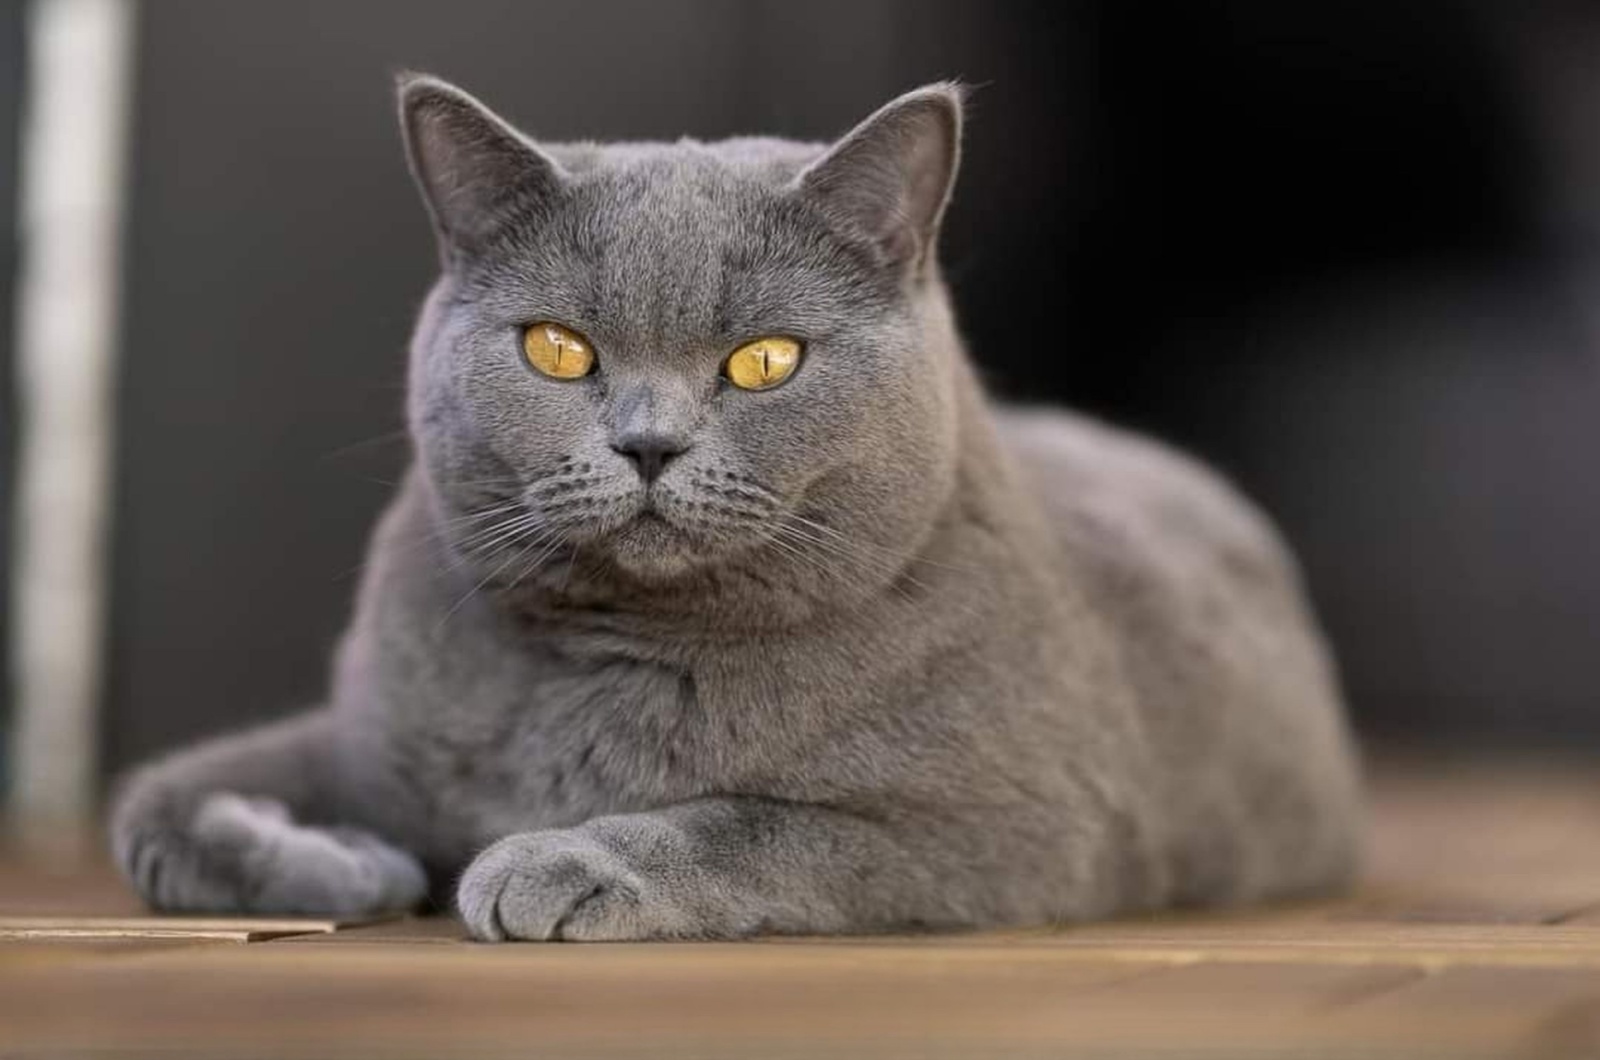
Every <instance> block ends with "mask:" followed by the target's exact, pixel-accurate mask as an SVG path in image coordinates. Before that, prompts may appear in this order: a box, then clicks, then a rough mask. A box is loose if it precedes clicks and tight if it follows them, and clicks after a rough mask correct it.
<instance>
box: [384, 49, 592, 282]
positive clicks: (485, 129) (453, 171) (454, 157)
mask: <svg viewBox="0 0 1600 1060" xmlns="http://www.w3.org/2000/svg"><path fill="white" fill-rule="evenodd" d="M396 88H397V90H398V93H399V97H400V128H401V131H402V132H403V134H404V136H405V144H406V154H407V156H408V158H409V160H410V163H411V173H412V176H414V177H415V178H416V181H417V187H418V188H420V189H421V191H422V198H423V201H424V202H425V203H427V206H428V213H429V215H430V216H431V217H432V218H433V227H434V231H435V233H436V234H437V235H438V237H439V248H440V253H441V255H442V256H443V257H444V259H445V262H446V265H448V264H449V263H450V262H451V261H452V260H453V259H454V258H455V257H457V256H458V255H466V256H469V257H470V256H471V255H473V254H476V253H478V252H479V251H481V250H482V249H483V248H484V247H485V246H486V245H487V244H488V243H489V242H490V241H491V240H492V239H493V237H494V235H495V234H496V233H497V232H498V231H500V230H501V229H502V228H503V227H504V226H505V225H506V224H507V222H509V221H510V220H512V219H514V218H517V217H520V216H523V215H526V214H527V213H528V212H529V211H531V210H537V209H538V207H539V206H540V205H541V204H542V203H545V202H548V201H549V200H550V199H551V198H553V197H554V196H556V195H558V194H560V192H561V187H562V184H563V183H564V180H565V175H564V174H563V173H562V170H561V167H560V166H559V165H558V164H557V163H556V161H555V160H554V159H552V158H551V157H550V156H549V155H547V154H545V153H544V152H543V151H541V150H539V149H538V148H537V147H535V146H534V145H533V144H532V143H531V142H530V141H529V140H528V139H527V138H526V137H525V136H523V135H522V134H521V133H519V132H517V130H516V129H514V128H512V127H511V125H510V124H509V123H507V122H506V121H505V120H504V119H502V118H501V117H500V116H499V115H497V114H495V113H494V112H493V111H492V110H490V109H489V108H488V107H486V106H484V105H483V104H482V103H479V102H478V101H477V100H476V99H474V98H473V97H472V96H470V95H468V94H467V93H466V92H463V91H462V90H461V89H459V88H457V87H456V86H454V85H452V84H450V83H448V82H446V81H441V80H439V79H438V78H435V77H428V76H426V75H422V74H401V75H400V77H399V78H398V80H397V84H396Z"/></svg>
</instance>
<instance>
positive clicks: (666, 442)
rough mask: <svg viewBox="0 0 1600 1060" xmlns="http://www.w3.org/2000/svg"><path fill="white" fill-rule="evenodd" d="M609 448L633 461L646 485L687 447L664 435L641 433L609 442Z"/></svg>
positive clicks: (658, 475)
mask: <svg viewBox="0 0 1600 1060" xmlns="http://www.w3.org/2000/svg"><path fill="white" fill-rule="evenodd" d="M611 448H612V450H613V451H615V452H618V453H621V454H622V455H623V456H625V457H627V458H628V459H629V460H632V461H633V466H634V467H635V468H636V469H637V470H638V472H639V477H640V478H642V479H644V484H645V485H646V486H648V485H650V483H652V482H654V481H655V480H656V479H657V478H658V477H660V475H661V472H662V471H663V470H664V469H665V468H666V466H667V464H669V463H670V462H671V461H672V459H673V458H674V457H676V456H678V455H679V454H680V453H682V452H683V451H684V450H685V449H687V448H689V447H688V445H687V444H686V443H683V442H680V441H678V440H677V439H675V438H670V437H667V436H666V435H661V434H642V435H634V436H631V437H627V438H622V439H619V440H618V441H616V442H613V443H612V444H611Z"/></svg>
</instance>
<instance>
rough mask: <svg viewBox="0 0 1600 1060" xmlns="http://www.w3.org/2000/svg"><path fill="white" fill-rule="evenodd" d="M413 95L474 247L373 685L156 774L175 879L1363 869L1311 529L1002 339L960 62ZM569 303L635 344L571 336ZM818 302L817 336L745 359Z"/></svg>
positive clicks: (555, 908)
mask: <svg viewBox="0 0 1600 1060" xmlns="http://www.w3.org/2000/svg"><path fill="white" fill-rule="evenodd" d="M400 95H401V113H402V119H403V124H404V128H405V134H406V142H407V144H408V147H409V151H410V159H411V164H412V169H413V172H414V174H415V176H416V178H417V181H418V184H419V186H420V187H421V189H422V192H423V196H424V199H425V202H426V203H427V206H428V209H429V211H430V216H431V217H432V219H433V222H434V227H435V229H436V231H437V233H438V237H439V247H440V253H441V261H442V271H441V275H440V278H439V280H438V283H437V285H436V286H435V287H434V289H433V291H432V293H431V294H430V295H429V297H428V299H427V302H426V305H425V307H424V309H423V311H422V314H421V319H420V322H419V323H418V326H417V329H416V335H415V340H414V342H413V345H412V349H411V371H410V379H411V384H410V400H409V417H410V424H411V431H412V436H413V440H414V443H415V452H416V460H415V462H414V466H413V467H412V469H411V471H410V473H409V474H408V475H407V477H406V479H405V482H404V484H403V485H402V486H401V488H400V490H399V492H398V494H397V496H396V497H395V499H394V501H393V503H392V504H391V505H390V507H389V509H388V512H387V513H386V514H385V515H384V517H383V519H382V521H381V523H380V524H379V526H378V528H377V531H376V534H375V536H374V538H373V541H372V545H371V555H370V562H369V564H368V566H367V571H366V576H365V579H364V581H363V583H362V585H361V589H360V595H359V599H358V602H357V607H356V614H355V618H354V620H353V622H352V624H351V627H350V630H349V632H348V635H347V636H346V638H345V640H344V643H343V645H342V647H341V649H340V651H339V654H338V660H337V665H336V667H335V669H334V674H333V680H332V688H331V691H330V693H329V697H328V701H327V704H326V705H325V706H323V707H321V708H320V709H317V710H314V711H312V712H310V713H307V714H304V715H301V716H298V717H292V718H289V719H287V720H284V721H282V722H280V723H278V724H275V725H271V726H268V727H266V728H263V729H259V730H257V731H253V732H247V733H244V734H241V735H238V736H234V737H231V738H227V739H221V740H217V741H215V742H211V743H207V744H203V745H201V746H199V747H197V748H194V749H191V750H187V751H183V752H179V753H177V754H174V755H172V756H171V757H168V758H166V759H164V760H162V761H158V762H156V763H153V764H151V765H148V766H146V767H144V768H143V769H141V770H139V771H137V772H136V773H135V774H133V775H132V776H131V777H130V778H128V780H127V782H126V783H125V785H124V786H123V788H122V791H121V794H120V797H119V799H118V800H117V802H116V806H115V811H114V815H113V821H112V831H113V839H114V844H113V845H114V848H115V853H116V857H117V860H118V862H119V864H120V865H121V866H122V868H123V870H124V871H125V872H126V873H127V875H128V877H129V879H130V880H132V881H133V883H134V885H135V886H136V887H137V888H138V890H139V891H140V893H141V894H142V895H143V896H144V897H145V898H146V900H148V901H149V902H150V903H151V904H152V905H154V906H156V907H159V908H163V909H172V910H188V911H202V910H203V911H216V912H260V913H322V914H359V913H365V912H371V911H375V910H383V909H394V908H401V907H407V906H411V905H413V904H415V903H417V902H418V901H419V900H421V899H422V897H423V895H424V892H425V889H426V888H427V886H428V883H429V881H430V880H431V881H432V883H433V884H434V886H435V887H436V888H443V887H448V886H451V885H454V887H455V898H456V904H457V907H458V909H459V911H460V913H461V915H462V916H463V917H464V919H465V921H466V923H467V925H468V927H469V928H470V930H471V931H472V932H473V933H474V934H475V935H477V936H478V937H481V938H485V939H511V938H516V939H644V938H680V937H696V938H700V937H714V938H727V937H737V936H745V935H751V934H755V933H761V932H871V931H885V930H896V929H906V928H912V927H941V928H945V927H962V926H975V925H994V924H1040V923H1046V922H1056V921H1069V920H1082V919H1087V918H1093V917H1103V916H1107V915H1110V914H1114V913H1118V912H1123V911H1127V910H1140V909H1150V908H1154V907H1161V906H1170V905H1176V904H1197V903H1237V902H1246V901H1252V900H1256V899H1262V898H1268V897H1272V896H1277V895H1293V894H1305V893H1308V892H1318V891H1326V890H1329V889H1331V888H1337V887H1339V886H1340V885H1341V884H1342V883H1344V882H1345V881H1346V880H1347V879H1348V877H1349V876H1350V873H1351V871H1352V866H1353V861H1354V853H1355V849H1356V846H1357V832H1358V817H1359V814H1358V783H1357V770H1356V768H1355V763H1354V756H1353V753H1352V749H1351V742H1350V739H1349V737H1348V734H1347V730H1346V727H1345V723H1344V720H1343V718H1342V715H1341V710H1340V704H1339V699H1338V695H1337V692H1336V689H1335V683H1334V680H1333V678H1332V675H1331V673H1330V667H1329V664H1328V661H1327V658H1326V654H1325V652H1324V649H1323V645H1322V643H1321V641H1320V638H1319V636H1318V633H1317V632H1316V630H1315V628H1314V623H1313V619H1312V617H1311V616H1310V614H1309V613H1308V609H1307V606H1306V603H1305V601H1304V598H1303V595H1302V591H1301V587H1300V584H1299V580H1298V576H1297V574H1296V572H1295V569H1294V565H1293V563H1292V561H1291V560H1290V558H1289V557H1288V555H1287V554H1286V552H1285V550H1284V548H1283V546H1282V545H1281V544H1280V542H1279V541H1278V540H1277V538H1276V536H1275V535H1274V533H1273V531H1272V530H1271V528H1270V527H1269V526H1268V524H1267V523H1266V522H1265V520H1263V518H1262V517H1261V516H1260V515H1259V514H1258V513H1257V512H1255V511H1254V510H1253V509H1252V508H1251V507H1250V506H1249V505H1248V504H1247V503H1246V502H1245V501H1243V500H1242V499H1241V498H1240V497H1239V496H1238V495H1236V494H1235V493H1234V492H1233V491H1232V490H1231V489H1230V488H1229V487H1227V486H1226V485H1224V484H1223V483H1222V482H1220V481H1219V480H1218V479H1217V478H1216V477H1214V476H1213V475H1211V474H1210V473H1208V472H1207V471H1206V470H1204V469H1203V468H1201V467H1199V466H1197V465H1195V464H1194V463H1191V462H1190V461H1189V460H1187V459H1185V458H1183V457H1181V456H1178V455H1176V454H1174V453H1172V452H1169V451H1168V450H1166V449H1164V448H1162V447H1160V446H1158V445H1156V444H1154V443H1152V442H1149V441H1145V440H1142V439H1139V438H1136V437H1132V436H1129V435H1127V434H1124V433H1122V432H1120V431H1117V430H1114V429H1112V428H1109V427H1106V426H1102V425H1100V424H1097V423H1093V422H1090V421H1088V420H1086V419H1083V418H1080V417H1077V416H1073V415H1069V414H1066V413H1061V412H1054V411H1048V410H1042V409H1040V410H1019V409H1007V408H1001V407H996V406H995V405H994V404H992V403H991V402H989V401H988V400H987V399H986V398H985V396H984V394H983V392H982V390H981V388H980V387H979V385H978V384H977V382H976V381H975V380H974V377H973V372H972V369H971V366H970V364H969V362H968V360H967V357H966V354H965V352H964V351H963V348H962V344H961V341H960V338H959V337H958V335H957V332H956V329H955V326H954V323H953V321H952V313H951V307H950V302H949V298H948V295H947V293H946V290H945V287H944V285H943V284H942V283H941V281H940V279H939V271H938V264H937V259H936V255H935V240H936V236H937V232H938V227H939V220H940V216H941V214H942V212H943V210H944V207H945V203H946V200H947V199H948V197H949V195H950V189H951V187H952V184H953V182H954V178H955V172H956V168H957V156H958V151H959V143H960V125H961V99H960V93H959V91H958V90H957V89H956V88H954V87H952V86H949V85H933V86H930V87H927V88H923V89H920V90H918V91H915V92H912V93H910V94H908V95H906V96H903V97H901V98H899V99H897V100H895V101H894V102H892V103H890V104H889V105H888V106H886V107H885V108H883V109H882V110H880V111H879V112H877V113H876V114H875V115H873V116H872V117H870V118H869V119H867V121H865V122H864V123H863V124H862V125H860V126H858V127H857V128H856V129H855V130H854V131H853V132H851V133H850V134H849V135H847V136H846V137H845V138H844V139H843V140H841V141H839V142H838V143H836V144H834V145H831V146H828V145H815V144H802V143H792V142H787V141H781V140H766V139H739V140H728V141H723V142H720V143H698V142H695V141H692V140H681V141H679V142H677V143H670V144H667V143H644V144H617V145H597V144H567V145H556V144H552V145H544V146H537V145H535V144H534V143H533V142H531V141H529V140H528V139H526V138H525V137H523V136H522V135H521V134H519V133H517V132H516V131H514V130H513V129H512V128H511V127H510V126H508V125H507V124H505V123H504V122H503V121H501V120H500V119H499V118H497V117H495V116H494V115H493V114H492V113H491V112H489V111H488V110H487V109H485V108H484V107H483V106H482V105H481V104H480V103H478V102H477V101H476V100H474V99H472V98H471V97H470V96H468V95H466V94H465V93H463V92H461V91H460V90H458V89H456V88H454V87H452V86H449V85H447V84H444V83H442V82H439V81H436V80H433V79H430V78H424V77H418V78H411V79H407V80H405V81H404V82H403V83H402V86H401V92H400ZM543 320H554V321H559V322H561V323H563V324H565V325H567V326H568V327H571V328H574V329H576V330H577V331H579V332H581V333H582V334H584V335H585V336H587V337H588V338H589V339H590V340H591V342H592V343H593V345H594V348H595V350H596V351H597V357H598V361H597V366H596V369H595V371H594V372H593V373H592V374H591V375H589V376H587V377H585V378H582V379H578V380H572V381H558V380H554V379H551V378H548V377H545V376H541V375H539V374H538V373H537V372H535V371H533V370H532V369H531V368H530V367H529V366H528V365H527V364H526V363H525V361H524V358H523V356H522V353H521V346H520V336H521V331H522V329H523V328H524V327H525V326H526V325H528V324H530V323H532V322H535V321H543ZM774 334H777V335H787V336H793V337H796V338H799V339H801V340H802V341H803V342H804V343H805V356H804V360H803V362H802V364H801V366H800V368H799V370H798V371H797V372H796V373H795V374H794V376H793V377H792V378H790V379H789V380H788V381H787V382H785V383H783V384H782V385H780V386H778V387H777V388H775V389H772V390H768V391H762V392H747V391H741V390H737V389H735V388H733V387H731V386H730V385H729V384H727V383H726V382H725V381H724V380H722V378H721V376H720V368H721V364H722V362H723V360H724V359H725V358H726V356H727V355H728V353H729V352H730V351H731V350H732V349H733V348H735V347H736V346H737V345H738V344H740V343H741V342H743V341H746V340H748V339H751V338H755V337H759V336H764V335H774ZM1056 353H1057V351H1054V350H1051V349H1049V348H1048V347H1047V346H1041V348H1040V350H1039V356H1040V357H1050V356H1055V355H1056ZM647 450H649V451H654V452H656V453H658V454H660V455H661V459H662V460H663V461H664V463H663V466H662V470H661V474H660V475H659V477H658V478H656V480H655V481H654V482H653V483H650V484H647V483H646V482H645V481H644V476H642V475H641V474H640V472H639V466H638V465H639V457H638V454H639V453H641V452H644V451H647Z"/></svg>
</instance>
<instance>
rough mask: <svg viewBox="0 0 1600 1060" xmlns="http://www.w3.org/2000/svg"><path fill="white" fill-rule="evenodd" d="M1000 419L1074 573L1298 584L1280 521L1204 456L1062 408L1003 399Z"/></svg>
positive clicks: (1284, 585)
mask: <svg viewBox="0 0 1600 1060" xmlns="http://www.w3.org/2000/svg"><path fill="white" fill-rule="evenodd" d="M995 421H996V424H997V426H998V428H999V431H1000V435H1001V438H1002V440H1003V441H1004V443H1005V445H1006V447H1007V449H1009V451H1010V453H1011V455H1012V457H1013V458H1014V459H1015V461H1016V463H1017V465H1018V468H1019V470H1020V472H1021V474H1022V478H1023V484H1024V488H1025V489H1026V490H1027V491H1029V492H1030V493H1031V494H1032V496H1033V498H1034V500H1035V501H1036V503H1037V504H1038V505H1039V506H1040V508H1041V509H1042V511H1043V512H1044V514H1045V516H1046V518H1047V519H1048V520H1049V521H1050V524H1051V526H1052V529H1053V530H1054V532H1055V534H1056V537H1057V539H1058V540H1059V541H1060V543H1061V545H1062V546H1063V549H1064V554H1065V556H1066V558H1067V560H1068V562H1069V563H1070V564H1071V566H1072V567H1073V571H1072V573H1074V574H1077V575H1079V576H1082V575H1084V574H1093V573H1096V572H1097V571H1098V573H1100V574H1102V575H1105V576H1108V577H1120V578H1123V579H1133V580H1135V581H1139V580H1149V579H1152V578H1161V577H1163V576H1165V577H1169V578H1172V579H1177V580H1180V581H1189V582H1192V581H1193V580H1194V579H1196V578H1200V579H1203V580H1207V581H1209V580H1213V579H1217V578H1222V579H1224V580H1230V581H1232V580H1243V581H1246V582H1250V583H1252V584H1257V585H1263V586H1266V585H1276V586H1279V587H1281V588H1289V587H1290V586H1291V585H1292V584H1293V583H1294V581H1295V574H1294V569H1293V564H1292V562H1291V560H1290V559H1289V556H1288V553H1287V550H1286V549H1285V548H1284V546H1283V545H1282V543H1281V542H1280V540H1279V538H1278V535H1277V533H1276V531H1275V530H1274V529H1273V527H1272V525H1271V523H1270V522H1269V521H1268V520H1267V519H1266V517H1265V516H1263V515H1262V514H1261V513H1260V512H1259V511H1258V510H1257V509H1256V508H1255V506H1254V505H1252V504H1251V503H1250V502H1249V501H1247V500H1246V499H1245V498H1244V497H1243V496H1242V495H1241V494H1240V493H1239V492H1238V491H1237V490H1235V489H1234V488H1233V487H1232V486H1231V485H1229V484H1228V483H1227V482H1226V481H1225V480H1224V479H1223V478H1222V477H1221V476H1220V475H1218V474H1217V473H1216V472H1214V471H1212V470H1211V469H1210V468H1208V467H1206V466H1204V465H1203V464H1201V463H1199V462H1198V461H1196V460H1194V459H1192V458H1190V457H1188V456H1185V455H1183V454H1182V453H1179V452H1177V451H1176V450H1174V449H1171V448H1169V447H1167V446H1165V445H1163V444H1161V443H1160V442H1157V441H1155V440H1154V439H1151V438H1147V437H1144V436H1141V435H1138V434H1134V433H1132V432H1130V431H1126V430H1122V429H1120V428H1116V427H1112V426H1110V425H1108V424H1105V423H1101V422H1099V421H1097V420H1094V419H1091V418H1089V417H1087V416H1083V415H1080V414H1076V413H1071V412H1066V411H1062V410H1057V409H1048V408H1025V407H1005V406H1002V407H999V408H997V409H996V410H995ZM1085 567H1087V568H1089V569H1088V570H1085V569H1083V568H1085Z"/></svg>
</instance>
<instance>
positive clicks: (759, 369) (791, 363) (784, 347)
mask: <svg viewBox="0 0 1600 1060" xmlns="http://www.w3.org/2000/svg"><path fill="white" fill-rule="evenodd" d="M799 366H800V343H798V342H796V341H795V340H794V339H788V338H783V337H781V336H772V337H770V338H765V339H756V340H755V341H754V342H747V343H745V344H744V345H743V346H740V347H739V348H738V349H737V350H734V351H733V352H732V353H730V354H729V355H728V362H727V364H725V365H723V367H722V374H723V375H725V376H727V377H728V382H730V383H732V384H733V385H734V386H736V387H738V388H739V389H740V390H769V389H771V388H772V387H775V386H777V385H778V384H779V383H781V382H783V381H784V380H785V379H787V378H789V377H790V376H791V375H793V374H794V370H795V369H796V368H798V367H799Z"/></svg>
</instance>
